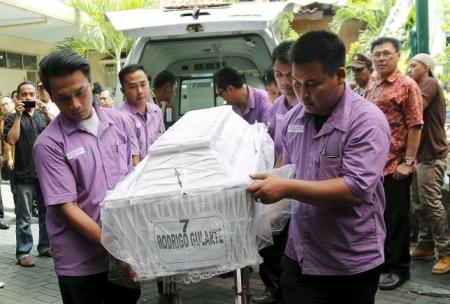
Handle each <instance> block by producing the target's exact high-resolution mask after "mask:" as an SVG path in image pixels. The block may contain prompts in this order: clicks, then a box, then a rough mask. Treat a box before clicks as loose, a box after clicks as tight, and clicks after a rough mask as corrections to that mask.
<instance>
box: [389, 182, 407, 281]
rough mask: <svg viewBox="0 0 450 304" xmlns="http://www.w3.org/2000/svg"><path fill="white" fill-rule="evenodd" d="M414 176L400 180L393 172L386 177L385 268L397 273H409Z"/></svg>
mask: <svg viewBox="0 0 450 304" xmlns="http://www.w3.org/2000/svg"><path fill="white" fill-rule="evenodd" d="M411 182H412V176H408V178H406V179H404V180H401V181H398V180H395V179H393V178H392V174H389V175H386V176H385V177H384V184H383V186H384V193H385V197H386V209H385V210H384V222H385V224H386V240H385V243H384V255H385V264H384V266H383V270H384V271H386V272H392V273H397V274H409V263H410V261H411V257H410V255H409V245H410V236H409V200H410V192H409V191H410V185H411Z"/></svg>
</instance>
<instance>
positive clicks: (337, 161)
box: [317, 155, 342, 180]
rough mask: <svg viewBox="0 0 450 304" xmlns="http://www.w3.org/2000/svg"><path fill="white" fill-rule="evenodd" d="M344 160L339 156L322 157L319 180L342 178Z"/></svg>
mask: <svg viewBox="0 0 450 304" xmlns="http://www.w3.org/2000/svg"><path fill="white" fill-rule="evenodd" d="M341 169H342V158H341V157H339V156H327V155H321V156H320V160H319V172H318V176H317V178H318V180H326V179H332V178H337V177H341Z"/></svg>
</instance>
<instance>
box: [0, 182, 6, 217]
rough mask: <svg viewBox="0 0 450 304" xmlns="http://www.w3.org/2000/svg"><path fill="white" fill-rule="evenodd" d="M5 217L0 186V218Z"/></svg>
mask: <svg viewBox="0 0 450 304" xmlns="http://www.w3.org/2000/svg"><path fill="white" fill-rule="evenodd" d="M4 217H5V210H4V209H3V198H2V188H1V187H0V219H2V218H4Z"/></svg>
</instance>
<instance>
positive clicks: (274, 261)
mask: <svg viewBox="0 0 450 304" xmlns="http://www.w3.org/2000/svg"><path fill="white" fill-rule="evenodd" d="M288 231H289V223H287V224H286V226H285V227H284V229H283V230H282V231H280V232H279V233H277V234H273V245H271V246H268V247H265V248H263V249H262V250H261V251H259V255H260V256H261V257H262V258H263V262H262V263H261V264H260V265H259V275H260V276H261V280H262V281H263V283H264V285H265V286H266V291H268V292H270V293H271V294H272V296H273V297H274V298H275V299H280V298H281V290H280V276H281V258H282V257H283V256H284V248H285V247H286V242H287V237H288Z"/></svg>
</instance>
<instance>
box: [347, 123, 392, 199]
mask: <svg viewBox="0 0 450 304" xmlns="http://www.w3.org/2000/svg"><path fill="white" fill-rule="evenodd" d="M362 120H366V119H361V121H360V122H362ZM352 130H353V131H351V132H352V134H350V135H349V137H348V139H347V143H346V144H345V147H344V153H343V160H342V171H341V172H342V174H343V177H344V182H345V184H346V185H347V187H348V188H349V189H350V191H351V192H352V193H353V194H354V195H355V196H356V197H358V198H359V199H361V200H362V201H365V202H367V201H370V199H371V197H372V195H373V193H374V191H375V189H376V185H377V183H376V181H377V180H378V179H380V177H381V176H382V174H383V169H384V166H385V164H386V161H387V158H388V153H389V146H390V130H389V126H388V124H387V121H382V119H380V120H379V122H378V123H369V124H368V123H367V121H366V123H361V124H360V125H359V126H356V127H354V128H352Z"/></svg>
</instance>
